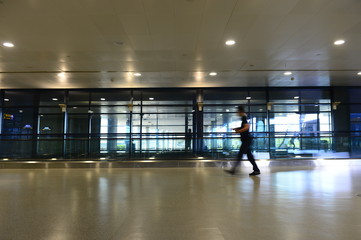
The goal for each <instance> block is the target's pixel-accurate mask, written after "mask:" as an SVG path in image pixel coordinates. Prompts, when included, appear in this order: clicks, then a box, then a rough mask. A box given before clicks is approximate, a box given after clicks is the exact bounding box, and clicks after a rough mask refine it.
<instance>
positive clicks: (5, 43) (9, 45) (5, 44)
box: [3, 42, 15, 47]
mask: <svg viewBox="0 0 361 240" xmlns="http://www.w3.org/2000/svg"><path fill="white" fill-rule="evenodd" d="M3 46H4V47H14V46H15V45H14V44H13V43H11V42H4V43H3Z"/></svg>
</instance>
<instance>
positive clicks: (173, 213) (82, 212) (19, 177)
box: [0, 165, 361, 240]
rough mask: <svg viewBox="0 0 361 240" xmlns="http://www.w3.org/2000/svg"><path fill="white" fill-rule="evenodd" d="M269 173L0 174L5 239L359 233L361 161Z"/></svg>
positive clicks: (291, 238) (212, 239) (301, 239)
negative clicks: (360, 162) (251, 175)
mask: <svg viewBox="0 0 361 240" xmlns="http://www.w3.org/2000/svg"><path fill="white" fill-rule="evenodd" d="M246 166H247V165H246ZM261 170H262V174H261V175H260V176H256V177H249V176H248V173H249V172H250V171H251V169H250V168H248V166H247V167H243V168H242V169H241V171H240V173H239V174H237V175H235V176H228V175H227V174H226V173H224V172H223V169H221V168H145V169H131V168H127V169H121V168H117V169H49V170H43V169H20V170H10V169H5V170H0V214H1V215H0V239H1V240H10V239H11V240H17V239H19V240H24V239H34V240H42V239H44V240H72V239H74V240H75V239H76V240H80V239H86V240H92V239H94V240H95V239H97V240H99V239H101V240H102V239H109V240H113V239H114V240H115V239H117V240H118V239H121V240H138V239H152V240H153V239H154V240H163V239H167V240H168V239H169V240H177V239H182V240H184V239H192V240H203V239H204V240H219V239H227V240H233V239H234V240H240V239H241V240H243V239H255V240H262V239H267V240H272V239H277V240H282V239H287V240H305V239H312V240H320V239H325V240H326V239H327V240H330V239H338V240H341V239H345V240H346V239H347V240H354V239H355V240H356V239H360V236H361V197H359V196H357V195H358V194H361V166H359V165H356V166H352V165H334V166H314V167H305V166H303V167H296V166H293V167H292V166H284V167H265V166H263V167H262V168H261Z"/></svg>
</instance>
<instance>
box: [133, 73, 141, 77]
mask: <svg viewBox="0 0 361 240" xmlns="http://www.w3.org/2000/svg"><path fill="white" fill-rule="evenodd" d="M133 75H134V76H136V77H140V76H142V74H141V73H133Z"/></svg>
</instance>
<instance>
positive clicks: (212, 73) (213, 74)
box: [209, 72, 217, 76]
mask: <svg viewBox="0 0 361 240" xmlns="http://www.w3.org/2000/svg"><path fill="white" fill-rule="evenodd" d="M209 75H210V76H217V73H216V72H211V73H209Z"/></svg>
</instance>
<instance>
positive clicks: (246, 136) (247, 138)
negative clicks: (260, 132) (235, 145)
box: [225, 105, 261, 176]
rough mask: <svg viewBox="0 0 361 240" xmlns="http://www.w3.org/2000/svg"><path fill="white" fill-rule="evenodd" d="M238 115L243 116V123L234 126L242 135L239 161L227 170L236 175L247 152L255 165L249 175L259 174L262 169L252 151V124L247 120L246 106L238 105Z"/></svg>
mask: <svg viewBox="0 0 361 240" xmlns="http://www.w3.org/2000/svg"><path fill="white" fill-rule="evenodd" d="M238 116H240V117H241V119H242V124H241V126H240V127H238V128H233V130H235V131H236V133H239V134H240V135H241V141H242V144H241V147H240V149H239V153H238V159H237V162H236V163H235V164H234V166H233V168H232V169H230V170H225V171H226V172H227V173H229V174H231V175H234V174H235V173H236V170H237V167H238V166H239V165H240V163H241V160H242V158H243V155H244V154H247V158H248V160H249V161H250V163H251V164H252V166H253V172H251V173H250V174H249V175H250V176H255V175H259V174H261V171H260V170H259V168H258V166H257V164H256V161H255V159H254V157H253V154H252V151H251V146H252V137H251V135H250V133H249V127H250V124H249V123H248V122H247V114H246V113H245V111H244V107H243V106H242V105H240V106H238Z"/></svg>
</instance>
